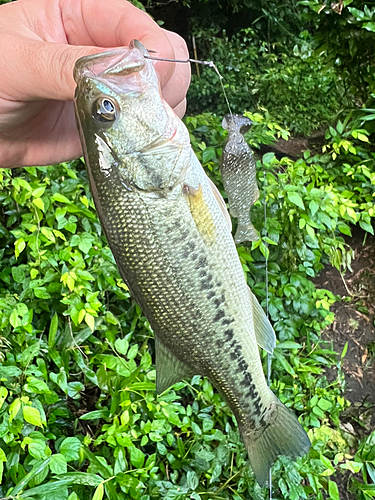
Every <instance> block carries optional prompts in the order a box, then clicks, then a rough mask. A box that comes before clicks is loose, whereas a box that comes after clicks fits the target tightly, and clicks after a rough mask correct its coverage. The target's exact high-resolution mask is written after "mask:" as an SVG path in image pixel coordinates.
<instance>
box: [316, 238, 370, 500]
mask: <svg viewBox="0 0 375 500" xmlns="http://www.w3.org/2000/svg"><path fill="white" fill-rule="evenodd" d="M347 243H348V244H349V245H350V246H351V247H352V248H353V249H354V250H355V260H354V262H353V263H352V269H353V271H352V272H349V271H347V272H346V273H345V275H344V276H341V274H340V273H339V271H337V269H335V268H333V267H331V266H326V268H325V269H324V270H323V271H322V273H321V274H320V276H319V277H318V278H317V280H316V285H317V286H318V287H319V288H324V289H326V290H330V291H331V292H332V293H334V294H336V295H339V296H340V297H341V301H339V302H337V303H336V304H335V305H334V306H333V308H332V310H333V312H334V313H335V321H334V323H333V324H332V325H331V326H330V327H329V328H328V329H327V330H326V331H325V332H324V333H323V335H322V338H323V339H324V340H328V341H330V342H332V344H333V349H334V350H335V351H336V352H337V353H339V354H341V353H342V352H343V350H344V347H345V345H346V343H347V344H348V348H347V352H346V355H345V357H344V361H343V366H342V369H343V373H344V376H345V397H346V399H348V400H349V401H350V402H351V406H350V407H349V408H348V409H347V410H345V411H344V412H343V414H342V415H341V417H342V419H341V420H342V428H343V430H344V431H345V432H347V433H348V434H351V435H353V437H354V438H355V440H356V441H357V440H358V439H360V438H362V437H363V436H367V435H368V434H369V433H370V432H371V431H372V430H373V429H374V428H375V326H374V319H375V238H374V237H373V236H371V235H367V237H366V238H365V233H364V232H363V231H361V230H359V229H355V230H354V233H353V237H352V238H348V239H347ZM336 376H337V368H336V367H332V368H331V369H329V370H327V377H328V378H329V379H334V378H336ZM353 452H355V449H353ZM349 479H350V473H347V474H343V475H342V476H341V477H338V478H337V477H335V480H336V481H338V486H339V490H340V499H341V500H356V496H354V495H353V494H352V493H350V492H349V491H348V485H349Z"/></svg>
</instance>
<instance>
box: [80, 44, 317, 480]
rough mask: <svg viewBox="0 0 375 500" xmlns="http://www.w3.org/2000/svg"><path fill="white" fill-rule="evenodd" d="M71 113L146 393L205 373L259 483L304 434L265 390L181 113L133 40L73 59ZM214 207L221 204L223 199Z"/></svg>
mask: <svg viewBox="0 0 375 500" xmlns="http://www.w3.org/2000/svg"><path fill="white" fill-rule="evenodd" d="M75 80H76V82H77V90H76V99H75V106H76V116H77V123H78V128H79V130H80V135H81V141H82V145H83V148H84V154H85V160H86V166H87V170H88V175H89V179H90V186H91V191H92V194H93V198H94V201H95V205H96V208H97V212H98V215H99V218H100V221H101V224H102V226H103V229H104V232H105V234H106V237H107V240H108V243H109V245H110V248H111V250H112V253H113V255H114V257H115V259H116V262H117V265H118V267H119V271H120V274H121V276H122V277H123V279H124V281H125V283H127V285H128V287H129V289H130V291H131V293H132V295H133V297H134V298H135V300H136V301H137V302H138V304H139V305H140V306H141V308H142V310H143V312H144V314H145V315H146V317H147V318H148V320H149V322H150V324H151V326H152V328H153V331H154V333H155V344H156V372H157V391H158V393H160V392H162V391H164V390H165V389H167V388H168V387H169V386H170V385H172V384H173V383H175V382H177V381H179V380H181V379H183V378H186V377H189V376H192V375H193V374H200V375H204V376H207V377H208V378H209V379H210V381H211V382H212V383H213V384H214V385H215V387H216V388H217V389H218V390H219V391H220V393H221V394H222V395H223V397H224V398H225V399H226V401H227V402H228V404H229V406H230V408H231V409H232V411H233V413H234V415H235V417H236V419H237V422H238V426H239V429H240V432H241V435H242V437H243V440H244V442H245V446H246V448H247V451H248V453H249V459H250V463H251V465H252V467H253V470H254V472H255V475H256V479H257V481H258V482H259V484H262V485H263V484H265V483H266V481H267V479H268V470H269V468H270V466H271V465H272V463H273V462H274V460H275V459H276V457H277V456H278V455H280V454H285V455H288V456H291V457H296V456H301V455H303V454H304V453H306V452H307V451H308V449H309V445H310V443H309V439H308V437H307V435H306V433H305V431H304V430H303V428H302V427H301V425H300V424H299V422H298V421H297V419H296V417H295V416H294V415H293V414H292V413H291V412H290V411H289V410H288V409H286V408H285V406H284V405H282V404H281V403H280V402H279V401H278V399H277V398H276V397H275V396H274V394H273V393H272V392H271V391H270V390H269V388H268V387H267V384H266V381H265V378H264V374H263V370H262V365H261V361H260V357H259V351H258V346H257V341H258V343H259V344H260V345H262V346H263V347H265V348H266V349H267V350H269V351H272V349H273V348H274V345H275V337H274V333H273V330H272V327H271V325H270V324H269V322H268V320H267V318H266V316H265V314H264V312H263V310H262V308H261V307H260V305H259V304H258V302H257V300H256V298H255V297H254V295H253V294H252V293H251V291H250V290H249V288H248V286H247V284H246V281H245V277H244V274H243V271H242V267H241V264H240V261H239V258H238V255H237V252H236V248H235V245H234V242H233V238H232V236H231V232H230V229H229V227H228V223H227V220H226V215H225V213H224V212H223V206H220V203H221V205H224V207H225V204H224V202H223V201H222V202H220V201H218V194H217V193H215V192H214V191H213V189H212V186H211V184H210V182H209V180H208V177H207V176H206V174H205V173H204V171H203V169H202V167H201V165H200V163H199V161H198V160H197V158H196V156H195V155H194V153H193V151H192V149H191V146H190V142H189V134H188V132H187V130H186V128H185V126H184V125H183V124H182V122H181V121H180V120H179V119H178V118H177V117H176V116H175V115H174V113H173V112H172V110H171V109H170V108H169V106H168V105H167V104H166V103H165V102H164V101H163V100H162V99H161V97H160V94H159V88H158V82H157V78H156V75H155V72H154V69H153V66H152V64H151V62H150V61H146V60H145V59H144V57H143V55H142V51H139V50H138V49H137V48H136V47H134V48H131V49H129V50H126V49H123V50H120V51H112V52H108V53H105V54H100V55H95V56H88V57H85V58H82V59H80V60H79V61H78V62H77V64H76V68H75ZM224 210H225V208H224Z"/></svg>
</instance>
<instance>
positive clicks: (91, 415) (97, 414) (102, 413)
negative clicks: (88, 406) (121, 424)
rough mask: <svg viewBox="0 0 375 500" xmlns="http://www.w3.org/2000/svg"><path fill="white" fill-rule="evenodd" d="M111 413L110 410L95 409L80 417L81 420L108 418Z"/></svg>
mask: <svg viewBox="0 0 375 500" xmlns="http://www.w3.org/2000/svg"><path fill="white" fill-rule="evenodd" d="M109 415H110V412H109V410H94V411H90V412H88V413H85V415H82V416H81V417H79V418H80V420H98V419H99V418H108V417H109Z"/></svg>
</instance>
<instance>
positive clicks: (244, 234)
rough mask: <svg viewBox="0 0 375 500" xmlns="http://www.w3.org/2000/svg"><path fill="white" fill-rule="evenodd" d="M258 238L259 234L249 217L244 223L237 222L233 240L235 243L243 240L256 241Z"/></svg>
mask: <svg viewBox="0 0 375 500" xmlns="http://www.w3.org/2000/svg"><path fill="white" fill-rule="evenodd" d="M257 240H259V235H258V232H257V230H256V229H255V227H254V226H253V224H252V222H251V221H250V219H249V220H248V221H247V222H246V223H241V222H238V226H237V231H236V234H235V236H234V241H235V242H236V243H242V242H243V241H257Z"/></svg>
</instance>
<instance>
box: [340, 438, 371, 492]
mask: <svg viewBox="0 0 375 500" xmlns="http://www.w3.org/2000/svg"><path fill="white" fill-rule="evenodd" d="M345 468H347V469H348V470H350V471H352V472H361V474H362V481H359V480H357V479H355V478H353V480H352V487H351V489H352V491H353V492H355V493H356V494H357V498H358V499H359V500H370V499H371V498H374V496H375V431H374V432H372V433H371V434H370V435H369V436H368V437H367V438H365V439H364V440H363V442H362V443H361V445H360V446H359V449H358V452H357V453H356V455H355V457H354V461H353V462H350V463H349V464H348V467H345Z"/></svg>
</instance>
